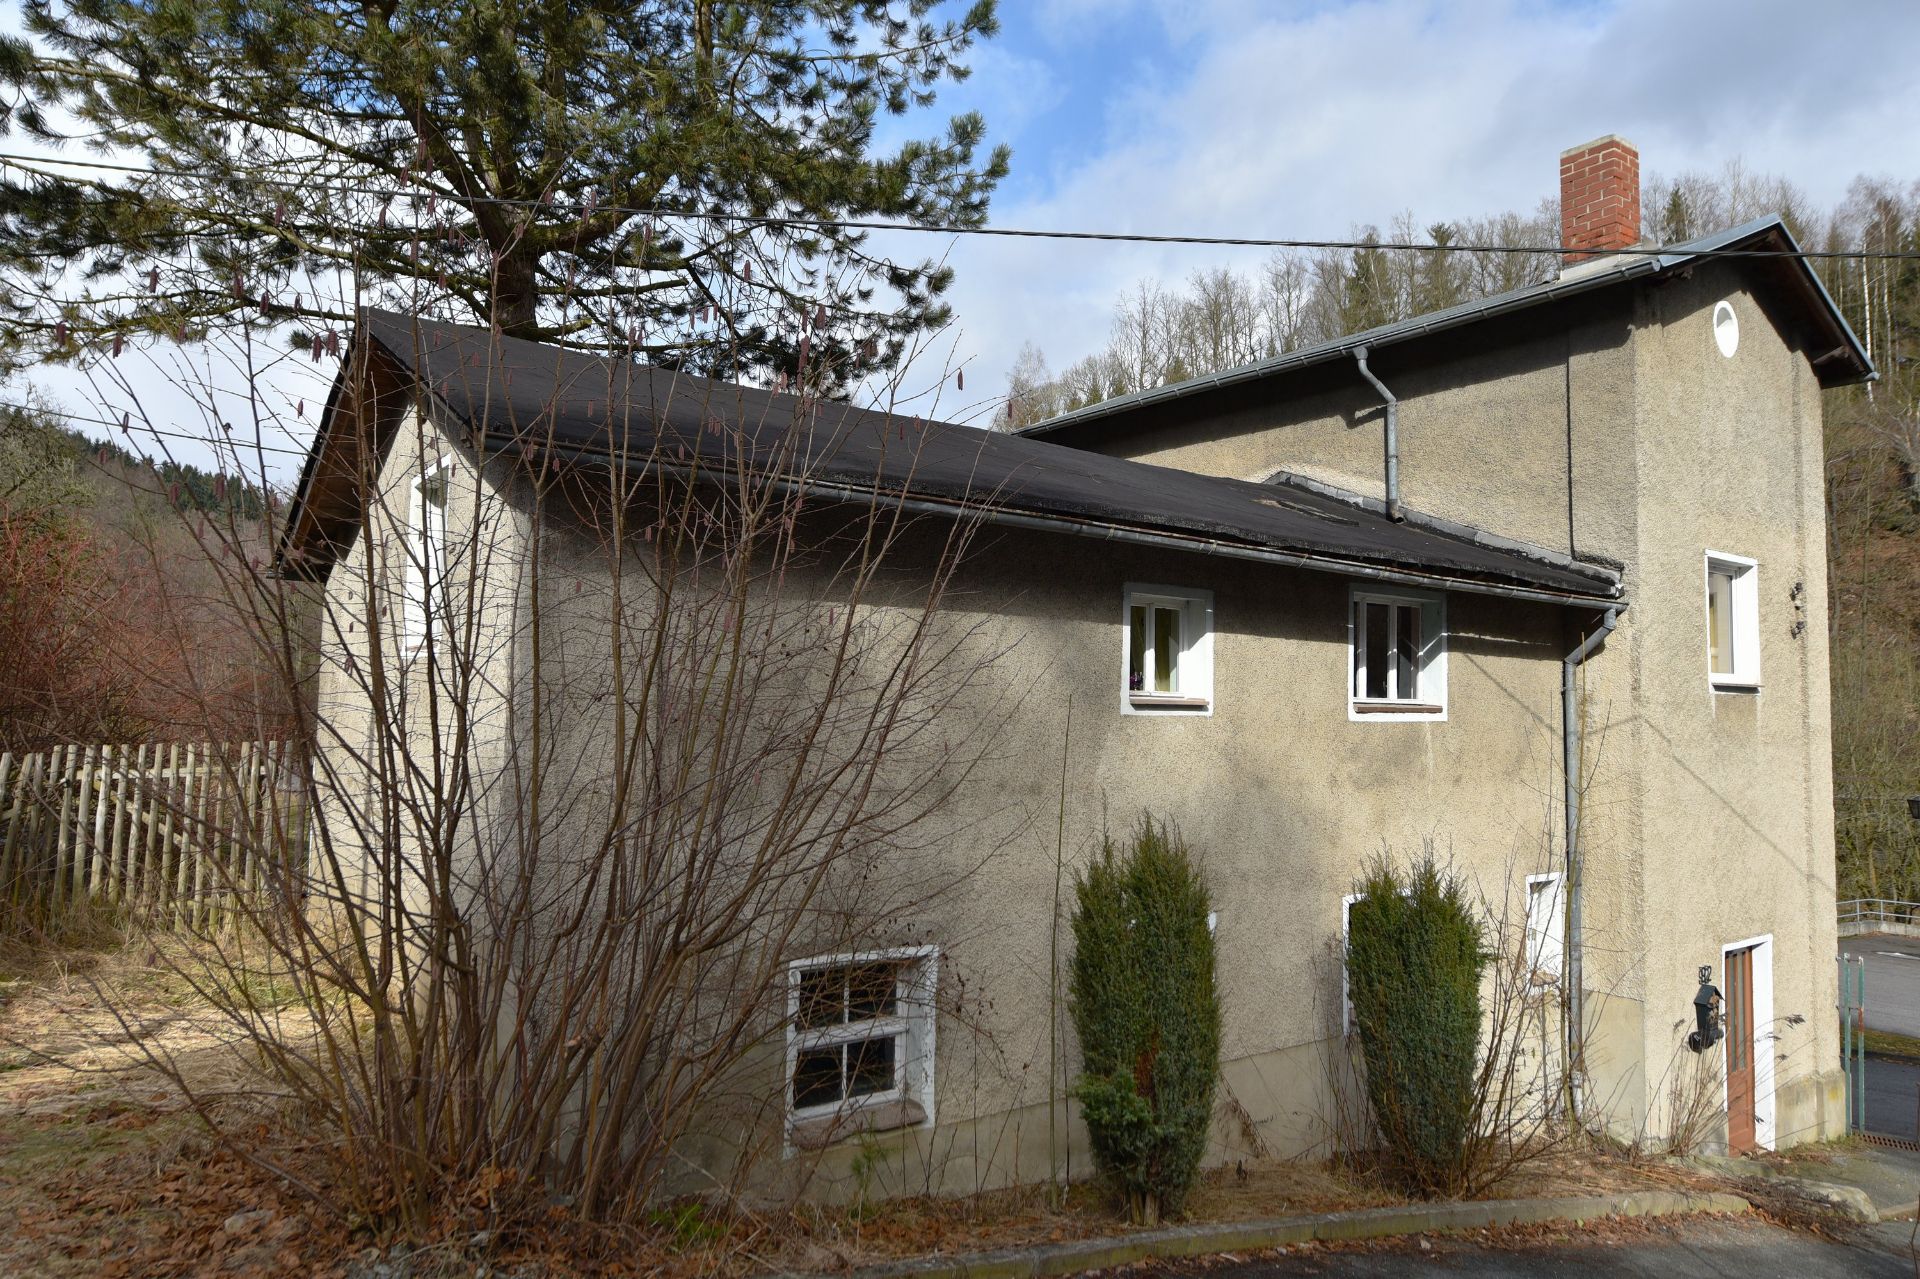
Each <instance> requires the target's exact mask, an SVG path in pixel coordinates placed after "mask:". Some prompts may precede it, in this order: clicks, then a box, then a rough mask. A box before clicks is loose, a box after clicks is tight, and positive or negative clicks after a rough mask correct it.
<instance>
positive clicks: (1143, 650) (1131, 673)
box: [1127, 604, 1147, 693]
mask: <svg viewBox="0 0 1920 1279" xmlns="http://www.w3.org/2000/svg"><path fill="white" fill-rule="evenodd" d="M1146 687H1147V608H1146V605H1144V604H1135V605H1134V606H1133V609H1132V619H1131V620H1130V621H1129V622H1128V624H1127V690H1128V691H1129V692H1133V693H1141V692H1145V691H1146Z"/></svg>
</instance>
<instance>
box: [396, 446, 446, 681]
mask: <svg viewBox="0 0 1920 1279" xmlns="http://www.w3.org/2000/svg"><path fill="white" fill-rule="evenodd" d="M452 482H453V459H452V458H451V457H443V458H441V459H440V460H439V461H437V462H434V463H432V464H431V465H429V466H428V467H427V468H426V470H425V471H423V472H422V473H421V474H420V476H419V477H418V478H417V479H415V480H414V481H413V486H412V490H411V494H410V497H409V500H408V503H407V547H406V556H407V572H406V577H407V596H406V609H405V616H406V628H405V639H406V646H407V651H408V652H410V653H411V652H413V651H414V650H416V649H418V648H419V647H420V646H421V645H422V644H424V643H425V642H426V639H427V633H428V631H429V630H431V629H432V628H433V627H434V626H436V625H438V624H440V622H441V621H442V620H443V619H442V618H441V617H439V616H438V614H439V613H440V612H441V610H440V608H439V603H440V599H441V592H442V587H443V581H442V579H443V578H444V576H445V574H446V562H447V501H448V496H449V489H450V488H451V486H452Z"/></svg>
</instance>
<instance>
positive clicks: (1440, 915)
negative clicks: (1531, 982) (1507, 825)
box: [1347, 853, 1492, 1195]
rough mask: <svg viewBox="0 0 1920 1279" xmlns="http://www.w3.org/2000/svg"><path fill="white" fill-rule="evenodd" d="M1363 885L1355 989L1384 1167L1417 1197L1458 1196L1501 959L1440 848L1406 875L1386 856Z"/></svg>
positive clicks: (1352, 965)
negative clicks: (1492, 975) (1492, 978)
mask: <svg viewBox="0 0 1920 1279" xmlns="http://www.w3.org/2000/svg"><path fill="white" fill-rule="evenodd" d="M1359 892H1360V898H1359V900H1358V901H1356V902H1354V903H1353V907H1352V913H1351V914H1350V915H1349V916H1348V921H1347V989H1348V997H1349V998H1350V999H1351V1000H1352V1001H1353V1019H1354V1026H1355V1028H1356V1029H1357V1030H1358V1031H1359V1034H1360V1050H1361V1054H1362V1058H1363V1060H1364V1062H1365V1065H1366V1087H1367V1100H1368V1101H1369V1102H1370V1103H1371V1105H1372V1109H1373V1117H1374V1122H1375V1123H1376V1125H1377V1126H1378V1130H1379V1137H1380V1141H1381V1147H1382V1157H1383V1160H1384V1171H1385V1172H1386V1174H1387V1175H1388V1176H1389V1177H1390V1178H1392V1179H1393V1180H1395V1181H1397V1182H1398V1183H1399V1184H1400V1185H1401V1186H1403V1187H1404V1188H1405V1189H1407V1190H1409V1191H1412V1192H1413V1193H1415V1194H1421V1195H1450V1194H1456V1193H1459V1192H1460V1191H1461V1189H1462V1188H1463V1187H1464V1186H1465V1185H1466V1183H1467V1181H1468V1179H1469V1178H1470V1176H1471V1172H1472V1167H1471V1165H1472V1160H1473V1154H1474V1150H1473V1138H1474V1135H1475V1129H1476V1127H1477V1125H1478V1123H1479V1110H1480V1107H1479V1096H1480V1088H1479V1081H1478V1079H1477V1078H1476V1074H1477V1059H1478V1056H1479V1044H1480V1027H1481V1008H1480V978H1481V974H1482V973H1483V972H1484V971H1485V969H1486V966H1487V964H1488V962H1489V961H1490V959H1491V958H1492V956H1491V953H1490V952H1489V950H1488V948H1487V945H1486V939H1485V936H1484V935H1483V933H1482V930H1481V926H1480V923H1479V920H1478V918H1477V916H1476V915H1475V914H1474V911H1473V907H1472V904H1471V901H1470V899H1469V897H1468V894H1467V890H1466V887H1465V885H1464V884H1463V883H1462V882H1461V881H1460V880H1459V878H1457V877H1456V876H1454V875H1453V874H1451V873H1450V872H1448V871H1446V870H1443V869H1442V868H1441V867H1440V866H1439V865H1438V864H1437V862H1436V861H1435V859H1434V857H1433V856H1432V854H1430V853H1429V854H1427V855H1425V856H1424V857H1422V858H1421V859H1419V860H1418V861H1416V862H1414V863H1413V864H1411V865H1410V866H1409V867H1408V868H1407V869H1406V871H1405V872H1404V873H1402V872H1399V871H1396V870H1395V869H1394V867H1393V866H1392V864H1391V863H1389V862H1388V861H1387V860H1385V859H1384V858H1383V859H1382V860H1381V861H1379V862H1378V863H1376V864H1375V865H1374V866H1373V867H1372V868H1370V869H1369V870H1368V872H1367V875H1366V878H1365V879H1364V880H1363V881H1362V882H1361V884H1360V885H1359Z"/></svg>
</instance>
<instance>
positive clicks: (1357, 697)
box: [1347, 587, 1447, 719]
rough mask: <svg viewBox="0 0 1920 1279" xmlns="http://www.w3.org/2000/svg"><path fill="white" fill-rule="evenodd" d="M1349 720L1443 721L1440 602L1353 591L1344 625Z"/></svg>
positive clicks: (1443, 646)
mask: <svg viewBox="0 0 1920 1279" xmlns="http://www.w3.org/2000/svg"><path fill="white" fill-rule="evenodd" d="M1347 646H1348V657H1349V662H1348V670H1349V671H1350V672H1351V683H1350V684H1349V687H1348V711H1349V718H1352V719H1445V718H1446V715H1447V613H1446V601H1445V598H1444V597H1442V596H1439V595H1429V594H1425V593H1403V592H1382V591H1376V590H1372V589H1366V590H1363V589H1360V588H1358V587H1356V588H1354V591H1353V599H1352V608H1351V609H1350V610H1349V613H1348V620H1347Z"/></svg>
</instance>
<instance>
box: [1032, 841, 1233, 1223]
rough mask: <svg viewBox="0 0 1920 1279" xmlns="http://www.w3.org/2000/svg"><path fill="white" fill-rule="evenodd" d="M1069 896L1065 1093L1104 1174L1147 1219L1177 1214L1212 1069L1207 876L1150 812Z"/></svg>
mask: <svg viewBox="0 0 1920 1279" xmlns="http://www.w3.org/2000/svg"><path fill="white" fill-rule="evenodd" d="M1074 896H1075V906H1074V912H1073V940H1074V954H1073V965H1072V969H1071V971H1070V974H1069V977H1068V987H1067V993H1068V1000H1069V1004H1070V1008H1071V1012H1072V1015H1073V1025H1074V1030H1075V1031H1076V1032H1077V1033H1078V1034H1079V1037H1080V1052H1081V1057H1082V1059H1083V1071H1082V1074H1081V1076H1080V1081H1079V1084H1078V1085H1077V1087H1076V1089H1075V1095H1076V1096H1077V1097H1078V1098H1079V1100H1080V1104H1081V1115H1082V1117H1083V1118H1084V1119H1085V1121H1086V1124H1087V1132H1088V1135H1089V1137H1090V1138H1091V1141H1092V1145H1093V1156H1094V1161H1095V1163H1096V1164H1097V1165H1098V1166H1099V1168H1100V1171H1101V1173H1102V1175H1104V1176H1105V1177H1106V1178H1107V1179H1108V1180H1109V1181H1111V1182H1112V1183H1113V1185H1114V1187H1115V1188H1116V1189H1117V1190H1119V1191H1120V1192H1121V1193H1122V1194H1123V1195H1124V1196H1125V1198H1126V1202H1127V1210H1128V1213H1129V1215H1130V1216H1131V1217H1132V1218H1133V1219H1134V1220H1135V1221H1140V1222H1149V1223H1150V1222H1153V1221H1157V1220H1159V1218H1160V1217H1161V1216H1162V1215H1163V1214H1171V1213H1176V1212H1178V1211H1179V1210H1180V1207H1181V1204H1182V1203H1183V1201H1184V1200H1185V1198H1186V1195H1187V1192H1188V1190H1189V1189H1191V1188H1192V1186H1193V1182H1194V1178H1195V1177H1196V1176H1197V1175H1198V1174H1199V1170H1200V1159H1201V1156H1202V1155H1203V1154H1204V1153H1205V1151H1206V1144H1207V1127H1208V1122H1209V1120H1210V1118H1211V1116H1212V1114H1213V1094H1214V1086H1215V1082H1216V1080H1217V1079H1218V1077H1219V1072H1220V997H1219V994H1218V991H1217V990H1216V989H1215V986H1214V971H1213V966H1214V953H1213V933H1212V931H1211V930H1210V929H1209V928H1208V927H1207V915H1208V911H1209V900H1210V899H1209V895H1208V891H1207V884H1206V878H1205V876H1204V875H1202V874H1201V872H1200V869H1199V867H1198V866H1197V865H1196V864H1195V863H1194V859H1193V855H1192V853H1191V851H1190V850H1189V849H1188V847H1187V845H1186V843H1185V841H1183V840H1182V839H1181V838H1180V835H1179V833H1178V832H1177V831H1175V830H1174V829H1173V828H1172V827H1171V826H1170V825H1167V824H1165V823H1156V822H1155V821H1153V819H1152V818H1150V817H1148V818H1143V819H1142V820H1141V823H1140V825H1139V826H1138V827H1137V828H1136V829H1135V831H1134V833H1133V836H1132V838H1131V840H1130V841H1129V842H1128V844H1127V845H1126V847H1125V848H1124V849H1121V848H1119V847H1116V845H1115V844H1114V841H1113V840H1111V839H1108V840H1106V841H1105V842H1104V843H1103V844H1102V847H1101V851H1100V856H1099V857H1098V858H1097V859H1096V860H1095V861H1094V862H1093V864H1092V865H1090V866H1089V867H1087V869H1086V871H1085V872H1084V873H1083V874H1080V875H1078V876H1076V878H1075V883H1074Z"/></svg>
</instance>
